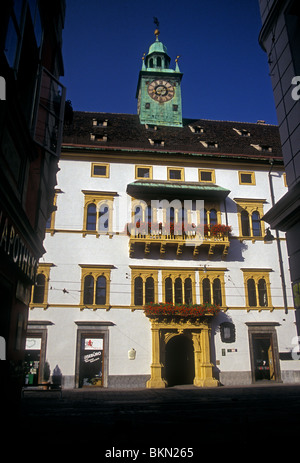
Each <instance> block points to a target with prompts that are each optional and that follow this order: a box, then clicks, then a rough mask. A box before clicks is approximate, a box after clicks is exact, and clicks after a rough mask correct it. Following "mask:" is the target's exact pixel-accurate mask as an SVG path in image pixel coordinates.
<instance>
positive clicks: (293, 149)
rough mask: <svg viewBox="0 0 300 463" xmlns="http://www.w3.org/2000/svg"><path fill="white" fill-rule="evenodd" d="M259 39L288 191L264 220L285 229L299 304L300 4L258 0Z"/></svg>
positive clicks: (294, 292)
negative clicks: (277, 128) (271, 91)
mask: <svg viewBox="0 0 300 463" xmlns="http://www.w3.org/2000/svg"><path fill="white" fill-rule="evenodd" d="M259 5H260V11H261V17H262V23H263V24H262V29H261V32H260V36H259V42H260V45H261V47H262V48H263V50H264V51H265V52H266V53H267V56H268V63H269V69H270V78H271V82H272V88H273V93H274V101H275V106H276V113H277V118H278V125H279V134H280V139H281V144H282V154H283V160H284V165H285V171H286V178H287V184H288V191H287V192H286V193H285V195H284V196H283V197H282V198H280V200H278V201H276V202H275V201H274V202H273V207H272V208H271V209H270V210H269V211H268V213H267V214H266V216H265V218H264V219H265V220H266V221H267V222H268V223H269V224H270V227H271V228H273V229H275V230H281V231H284V232H286V239H287V246H288V253H289V268H290V272H291V279H292V286H293V294H294V305H295V307H296V308H297V309H299V308H300V266H299V255H300V247H299V238H298V237H299V233H300V223H299V219H300V208H299V175H300V151H299V141H300V116H299V105H300V102H299V99H300V95H299V88H300V87H299V84H300V58H299V46H300V7H299V2H297V1H292V0H291V1H289V0H286V1H276V0H273V1H266V0H260V2H259ZM298 314H299V312H298V311H296V316H297V325H298V330H299V315H298Z"/></svg>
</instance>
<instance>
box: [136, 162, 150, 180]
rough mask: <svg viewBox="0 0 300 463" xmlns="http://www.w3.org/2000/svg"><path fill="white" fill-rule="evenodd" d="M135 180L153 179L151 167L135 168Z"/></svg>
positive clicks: (140, 166) (141, 166)
mask: <svg viewBox="0 0 300 463" xmlns="http://www.w3.org/2000/svg"><path fill="white" fill-rule="evenodd" d="M135 178H136V179H139V178H150V179H151V178H153V167H152V166H143V165H139V166H135Z"/></svg>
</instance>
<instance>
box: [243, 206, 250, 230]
mask: <svg viewBox="0 0 300 463" xmlns="http://www.w3.org/2000/svg"><path fill="white" fill-rule="evenodd" d="M241 223H242V235H243V236H250V223H249V214H248V212H247V211H242V212H241Z"/></svg>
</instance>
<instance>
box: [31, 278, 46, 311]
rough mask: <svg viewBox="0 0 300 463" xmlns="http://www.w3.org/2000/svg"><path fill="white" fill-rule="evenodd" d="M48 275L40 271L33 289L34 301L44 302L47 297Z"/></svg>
mask: <svg viewBox="0 0 300 463" xmlns="http://www.w3.org/2000/svg"><path fill="white" fill-rule="evenodd" d="M45 287H46V277H45V275H44V274H43V273H38V274H37V277H36V282H35V285H34V290H33V300H32V302H35V303H38V304H42V303H43V302H44V298H45Z"/></svg>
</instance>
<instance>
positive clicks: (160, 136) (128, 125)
mask: <svg viewBox="0 0 300 463" xmlns="http://www.w3.org/2000/svg"><path fill="white" fill-rule="evenodd" d="M93 120H95V122H94V123H93ZM103 122H104V124H103ZM96 123H97V124H99V125H95V124H96ZM106 124H107V125H106ZM157 142H158V143H157ZM160 142H162V143H160ZM64 145H65V148H66V145H69V146H70V145H80V146H90V147H99V148H101V147H103V148H107V149H118V148H120V149H123V150H124V149H126V150H137V149H138V150H147V151H157V150H158V151H162V152H166V153H169V152H171V153H175V152H178V153H179V152H180V153H186V154H190V155H196V156H197V154H199V155H202V156H203V155H208V156H210V157H211V156H215V157H219V156H222V157H224V156H225V157H228V156H229V157H231V156H234V157H235V158H236V157H241V158H251V159H268V158H273V159H275V160H276V159H277V160H278V161H280V160H281V159H282V152H281V143H280V138H279V131H278V127H277V126H275V125H268V124H265V123H249V122H230V121H213V120H206V119H198V120H197V119H184V126H183V127H163V126H158V127H157V128H155V127H148V128H147V127H146V126H145V125H143V124H140V122H139V118H138V116H137V115H132V114H115V113H99V112H98V113H96V112H83V111H74V116H73V122H72V123H71V124H65V127H64V135H63V147H62V149H63V150H64Z"/></svg>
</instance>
